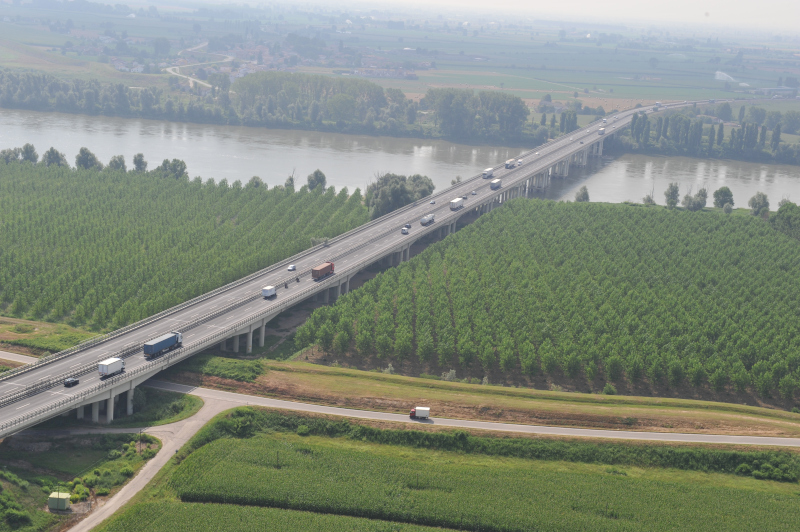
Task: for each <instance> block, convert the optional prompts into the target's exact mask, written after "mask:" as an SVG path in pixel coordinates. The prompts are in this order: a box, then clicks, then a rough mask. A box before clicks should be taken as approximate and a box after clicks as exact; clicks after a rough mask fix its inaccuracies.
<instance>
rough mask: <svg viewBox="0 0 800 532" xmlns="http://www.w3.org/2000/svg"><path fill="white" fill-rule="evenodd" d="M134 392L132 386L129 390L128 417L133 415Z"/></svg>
mask: <svg viewBox="0 0 800 532" xmlns="http://www.w3.org/2000/svg"><path fill="white" fill-rule="evenodd" d="M133 390H134V388H133V387H132V386H131V389H130V390H128V410H127V412H128V415H129V416H132V415H133Z"/></svg>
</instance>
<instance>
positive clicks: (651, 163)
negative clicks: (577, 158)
mask: <svg viewBox="0 0 800 532" xmlns="http://www.w3.org/2000/svg"><path fill="white" fill-rule="evenodd" d="M670 183H678V185H679V187H680V196H681V198H682V197H683V195H684V194H686V193H692V194H693V193H695V192H697V191H698V190H700V189H701V188H704V187H705V189H706V190H707V191H708V205H709V206H711V205H712V204H713V196H712V194H713V192H714V191H715V190H717V189H718V188H720V187H722V186H727V187H728V188H730V189H731V192H733V200H734V203H735V205H736V207H746V206H747V200H748V199H750V198H751V197H752V196H753V195H754V194H755V193H756V192H759V191H760V192H764V193H765V194H766V195H767V197H768V198H769V200H770V207H771V208H772V209H776V208H777V205H778V201H780V200H781V199H783V198H788V199H790V200H792V201H794V202H800V166H790V165H777V164H759V163H748V162H743V161H731V160H719V159H694V158H690V157H659V156H653V155H638V154H625V155H622V156H619V157H615V158H610V157H604V158H602V159H594V160H590V164H589V165H588V166H587V167H586V168H573V169H571V170H570V175H569V177H567V178H566V179H559V178H555V179H553V180H552V182H551V184H552V186H551V187H550V188H549V189H547V190H546V191H545V192H544V194H543V197H545V198H550V199H556V200H559V199H564V200H571V199H574V197H575V193H576V192H577V191H578V189H579V188H580V187H582V186H584V185H585V186H586V188H587V189H588V191H589V198H590V199H591V201H605V202H612V203H620V202H623V201H634V202H641V201H642V198H644V196H646V195H647V194H652V195H653V199H655V201H656V203H658V204H660V205H664V204H665V200H664V191H665V190H666V189H667V186H668V185H669V184H670Z"/></svg>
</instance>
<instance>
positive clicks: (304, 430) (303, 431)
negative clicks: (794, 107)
mask: <svg viewBox="0 0 800 532" xmlns="http://www.w3.org/2000/svg"><path fill="white" fill-rule="evenodd" d="M297 434H298V436H308V435H309V434H311V429H309V428H308V425H300V426H299V427H297Z"/></svg>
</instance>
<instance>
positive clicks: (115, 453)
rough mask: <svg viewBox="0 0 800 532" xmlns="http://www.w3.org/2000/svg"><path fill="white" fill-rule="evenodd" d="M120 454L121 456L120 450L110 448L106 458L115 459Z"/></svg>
mask: <svg viewBox="0 0 800 532" xmlns="http://www.w3.org/2000/svg"><path fill="white" fill-rule="evenodd" d="M120 456H122V453H121V452H119V451H118V450H116V449H111V450H110V451H108V459H109V460H116V459H117V458H119V457H120Z"/></svg>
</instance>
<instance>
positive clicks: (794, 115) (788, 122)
mask: <svg viewBox="0 0 800 532" xmlns="http://www.w3.org/2000/svg"><path fill="white" fill-rule="evenodd" d="M706 112H707V113H708V114H711V115H713V116H716V117H717V118H719V119H720V120H723V121H725V122H730V121H732V120H733V119H734V116H733V108H732V107H731V104H730V103H728V102H722V103H720V104H718V105H717V106H716V107H715V108H713V109H706ZM738 121H739V123H740V124H744V123H745V122H749V123H751V124H756V125H757V126H762V125H764V126H767V129H769V130H773V129H775V126H777V125H778V124H780V125H781V128H782V129H783V131H784V132H785V133H790V134H795V133H797V132H798V131H800V111H794V110H789V111H786V112H783V113H782V112H780V111H767V110H766V109H764V108H763V107H758V106H756V105H751V106H750V107H745V106H744V105H742V106H741V107H739V113H738Z"/></svg>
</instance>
